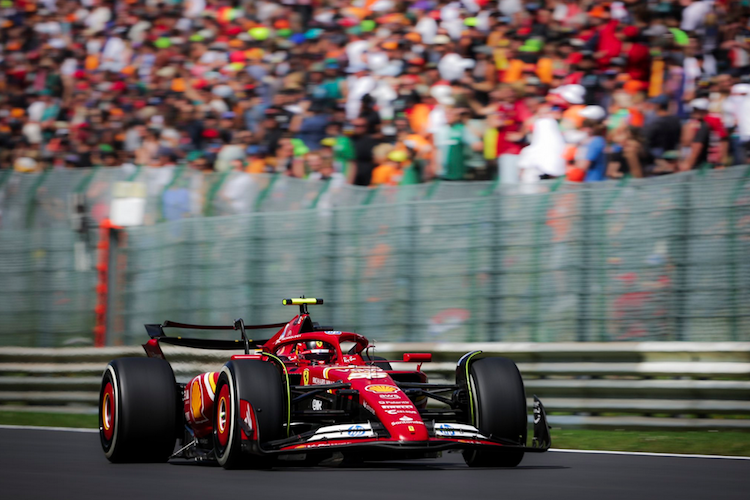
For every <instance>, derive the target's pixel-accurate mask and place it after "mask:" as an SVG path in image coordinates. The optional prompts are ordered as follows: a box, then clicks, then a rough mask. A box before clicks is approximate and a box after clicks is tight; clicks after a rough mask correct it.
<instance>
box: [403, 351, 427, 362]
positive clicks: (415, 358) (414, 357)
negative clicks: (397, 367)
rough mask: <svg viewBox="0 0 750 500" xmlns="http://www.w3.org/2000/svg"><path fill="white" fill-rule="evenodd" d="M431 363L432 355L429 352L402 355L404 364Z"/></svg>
mask: <svg viewBox="0 0 750 500" xmlns="http://www.w3.org/2000/svg"><path fill="white" fill-rule="evenodd" d="M428 361H432V353H429V352H407V353H404V362H406V363H409V362H411V363H425V362H428Z"/></svg>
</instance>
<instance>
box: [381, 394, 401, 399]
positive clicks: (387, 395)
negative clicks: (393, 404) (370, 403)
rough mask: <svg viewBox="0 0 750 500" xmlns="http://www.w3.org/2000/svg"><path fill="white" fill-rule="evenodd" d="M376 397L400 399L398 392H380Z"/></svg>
mask: <svg viewBox="0 0 750 500" xmlns="http://www.w3.org/2000/svg"><path fill="white" fill-rule="evenodd" d="M378 397H379V398H380V399H401V396H399V395H398V394H380V395H379V396H378Z"/></svg>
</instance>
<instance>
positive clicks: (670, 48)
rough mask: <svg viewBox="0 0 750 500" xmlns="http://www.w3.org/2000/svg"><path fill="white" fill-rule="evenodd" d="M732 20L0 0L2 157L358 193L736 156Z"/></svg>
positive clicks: (745, 104) (552, 4)
mask: <svg viewBox="0 0 750 500" xmlns="http://www.w3.org/2000/svg"><path fill="white" fill-rule="evenodd" d="M749 14H750V2H748V1H747V0H742V1H735V0H716V1H712V0H661V1H654V0H623V1H615V2H601V1H598V0H546V1H545V0H536V1H525V0H499V1H498V0H493V1H488V0H460V1H454V0H417V1H400V0H354V1H349V0H281V1H280V2H276V1H273V2H272V1H264V0H0V168H3V169H4V168H14V169H15V170H17V171H29V172H35V171H36V172H38V171H41V170H44V169H50V168H77V167H88V166H98V165H101V166H120V165H126V164H134V165H142V166H151V167H158V166H170V165H177V164H186V165H188V166H189V167H190V168H193V169H198V170H202V171H228V170H242V171H246V172H250V173H261V172H280V173H285V174H287V175H290V176H294V177H300V178H312V179H329V178H339V179H340V180H342V181H346V182H349V183H353V184H356V185H363V186H367V185H380V184H385V185H397V184H405V183H415V182H422V181H427V180H431V179H435V178H441V179H446V180H488V179H492V178H495V177H496V176H497V175H498V174H501V175H511V176H514V177H517V179H518V180H521V181H524V182H535V181H537V180H539V179H540V178H542V179H543V178H549V177H560V176H563V175H567V178H568V179H569V180H574V181H600V180H604V179H606V178H617V177H622V176H623V175H626V174H630V175H631V176H633V177H646V176H653V175H663V174H669V173H673V172H677V171H683V170H690V169H696V168H704V167H706V166H712V167H721V166H724V165H733V164H738V163H742V162H744V161H745V159H746V155H747V153H748V145H749V144H750V97H748V94H750V57H749V56H750V26H748V18H749ZM506 166H507V167H508V168H507V169H506V168H505V167H506Z"/></svg>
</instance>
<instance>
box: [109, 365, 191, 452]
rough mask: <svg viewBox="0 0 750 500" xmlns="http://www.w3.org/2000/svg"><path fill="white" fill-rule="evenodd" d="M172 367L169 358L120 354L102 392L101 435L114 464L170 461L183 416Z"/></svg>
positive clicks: (110, 369) (111, 368)
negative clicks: (180, 411) (124, 355)
mask: <svg viewBox="0 0 750 500" xmlns="http://www.w3.org/2000/svg"><path fill="white" fill-rule="evenodd" d="M179 415H180V414H179V409H178V398H177V386H176V384H175V379H174V373H173V372H172V367H171V366H170V365H169V363H167V362H166V361H165V360H163V359H156V358H120V359H116V360H114V361H112V362H111V363H109V365H107V368H106V370H104V375H103V376H102V386H101V389H100V391H99V437H100V439H101V443H102V448H103V449H104V455H105V456H106V457H107V459H108V460H109V461H110V462H115V463H118V462H166V461H167V459H169V456H170V455H171V454H172V452H173V451H174V444H175V437H176V432H177V428H178V425H177V418H178V416H179Z"/></svg>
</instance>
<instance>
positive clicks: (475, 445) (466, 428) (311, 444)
mask: <svg viewBox="0 0 750 500" xmlns="http://www.w3.org/2000/svg"><path fill="white" fill-rule="evenodd" d="M533 423H534V436H533V438H532V441H531V446H526V444H525V443H519V442H514V441H511V440H508V439H503V438H499V437H497V436H493V435H492V434H490V435H489V436H485V435H483V434H482V433H481V432H480V431H479V429H477V428H476V427H474V426H473V425H469V424H461V423H454V422H435V421H430V422H422V421H414V422H413V423H412V425H425V426H427V430H428V433H429V436H430V437H429V439H428V440H427V441H397V440H395V439H392V438H391V437H390V436H389V434H388V432H387V431H386V430H385V426H383V424H381V423H379V422H363V423H355V424H338V425H331V426H324V427H320V428H318V429H316V430H314V431H309V432H306V433H302V434H297V435H294V436H290V437H288V438H285V439H280V440H276V441H271V442H269V443H266V444H265V445H264V446H263V448H260V447H258V445H257V444H256V443H255V442H251V441H247V442H243V449H245V451H247V452H251V453H260V454H294V453H315V452H331V451H332V450H336V451H348V452H356V451H370V452H373V451H378V450H379V451H383V452H388V453H389V454H390V453H392V454H396V455H398V454H403V455H413V454H419V453H432V452H438V451H444V450H454V449H487V448H496V449H500V448H504V449H521V450H523V451H525V452H530V453H543V452H545V451H547V450H548V449H549V448H550V446H551V439H550V432H549V424H548V423H547V415H546V412H545V410H544V406H543V405H542V402H541V401H539V398H537V397H536V396H534V408H533Z"/></svg>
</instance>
